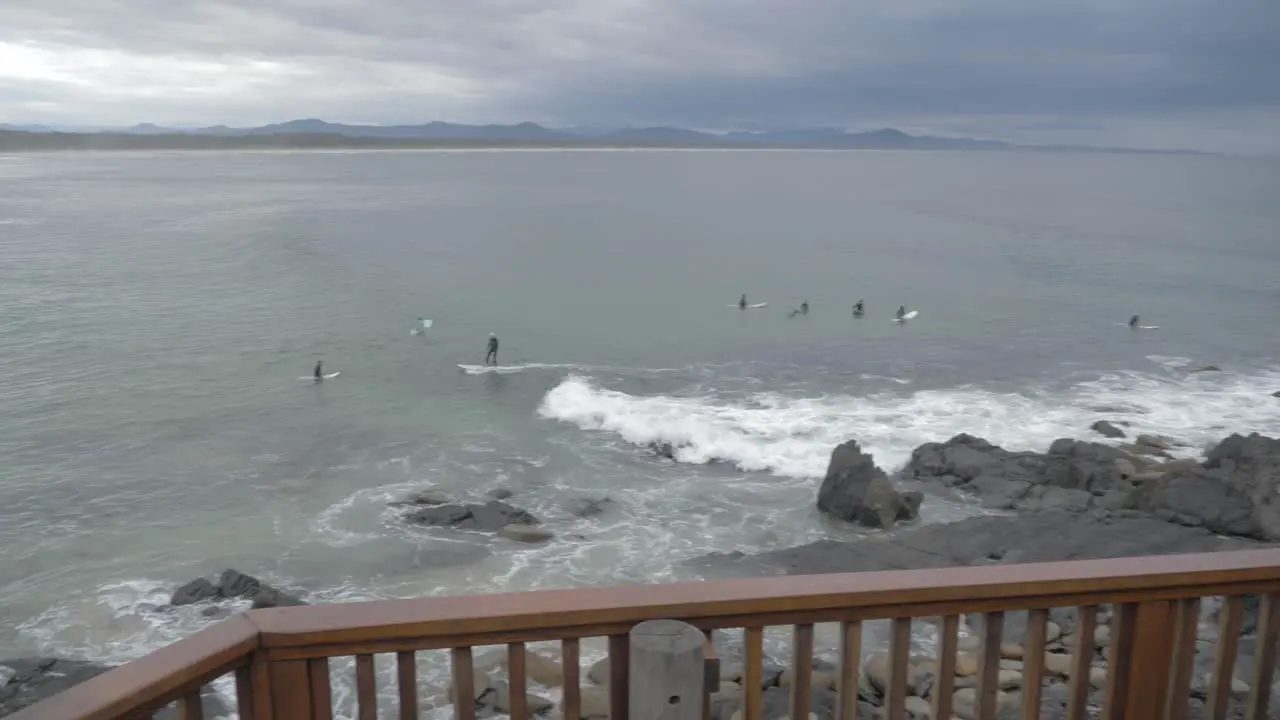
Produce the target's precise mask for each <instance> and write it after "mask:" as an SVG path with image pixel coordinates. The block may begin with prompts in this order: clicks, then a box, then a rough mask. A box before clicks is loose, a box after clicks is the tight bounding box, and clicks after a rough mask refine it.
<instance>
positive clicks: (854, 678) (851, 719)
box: [749, 621, 871, 720]
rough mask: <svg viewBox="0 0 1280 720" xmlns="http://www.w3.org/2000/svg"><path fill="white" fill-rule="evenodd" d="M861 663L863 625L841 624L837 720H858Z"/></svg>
mask: <svg viewBox="0 0 1280 720" xmlns="http://www.w3.org/2000/svg"><path fill="white" fill-rule="evenodd" d="M861 661H862V623H860V622H856V621H855V622H842V623H840V680H839V687H838V688H837V690H839V692H840V700H839V702H838V704H837V705H836V708H837V710H836V712H837V716H836V720H857V717H858V685H859V681H860V680H861V679H862V676H861V674H860V672H859V667H858V665H859V663H860V662H861ZM749 720H750V719H749ZM865 720H871V719H870V718H865Z"/></svg>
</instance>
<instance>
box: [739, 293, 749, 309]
mask: <svg viewBox="0 0 1280 720" xmlns="http://www.w3.org/2000/svg"><path fill="white" fill-rule="evenodd" d="M738 309H739V310H746V309H747V294H746V293H742V297H740V298H738Z"/></svg>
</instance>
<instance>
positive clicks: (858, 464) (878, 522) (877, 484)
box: [818, 440, 923, 528]
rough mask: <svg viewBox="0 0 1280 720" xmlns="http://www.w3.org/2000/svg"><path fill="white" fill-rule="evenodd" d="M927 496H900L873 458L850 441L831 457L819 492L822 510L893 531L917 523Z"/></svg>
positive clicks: (902, 494) (914, 494) (854, 442)
mask: <svg viewBox="0 0 1280 720" xmlns="http://www.w3.org/2000/svg"><path fill="white" fill-rule="evenodd" d="M922 499H923V496H922V495H921V494H920V493H919V492H906V493H901V492H898V491H897V490H896V489H894V487H893V481H891V480H890V479H889V477H888V476H887V475H885V474H884V471H883V470H881V469H880V468H878V467H876V464H875V462H874V461H873V460H872V458H871V456H870V455H867V454H865V453H863V452H862V450H861V448H859V447H858V443H857V442H856V441H853V440H850V441H849V442H846V443H844V444H842V445H840V446H839V447H837V448H836V449H835V451H834V452H832V453H831V463H830V464H829V465H828V466H827V476H826V478H825V479H824V480H823V481H822V487H821V488H819V490H818V509H819V510H821V511H823V512H825V513H827V514H829V515H833V516H835V517H837V518H840V519H841V520H846V521H849V522H854V523H858V524H859V525H866V526H867V527H876V528H890V527H893V526H894V524H895V523H897V522H899V521H902V520H911V519H914V518H915V517H916V516H917V515H918V514H919V512H920V502H921V500H922Z"/></svg>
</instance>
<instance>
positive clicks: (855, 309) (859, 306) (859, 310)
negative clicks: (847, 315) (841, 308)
mask: <svg viewBox="0 0 1280 720" xmlns="http://www.w3.org/2000/svg"><path fill="white" fill-rule="evenodd" d="M853 314H854V315H861V314H862V301H861V300H859V301H858V304H857V305H854V306H853Z"/></svg>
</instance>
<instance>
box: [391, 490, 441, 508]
mask: <svg viewBox="0 0 1280 720" xmlns="http://www.w3.org/2000/svg"><path fill="white" fill-rule="evenodd" d="M447 502H449V498H447V497H445V496H444V495H443V494H441V493H439V492H436V491H435V490H420V491H418V492H416V493H413V494H412V495H408V496H406V497H405V498H404V499H403V500H397V501H395V502H392V503H387V504H388V505H390V506H392V507H404V506H412V505H427V506H429V505H444V504H445V503H447Z"/></svg>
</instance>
